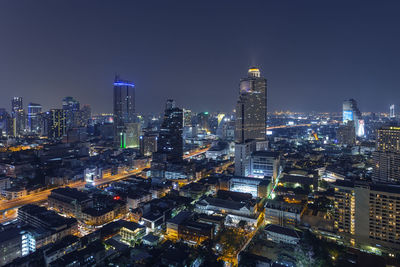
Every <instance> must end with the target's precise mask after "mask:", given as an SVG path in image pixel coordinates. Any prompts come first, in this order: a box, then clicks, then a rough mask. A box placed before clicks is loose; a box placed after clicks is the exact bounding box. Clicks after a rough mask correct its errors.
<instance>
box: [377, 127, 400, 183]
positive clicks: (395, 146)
mask: <svg viewBox="0 0 400 267" xmlns="http://www.w3.org/2000/svg"><path fill="white" fill-rule="evenodd" d="M373 159H374V172H373V174H372V179H373V180H375V181H382V182H390V183H398V182H400V127H393V126H390V127H382V128H381V129H379V130H378V132H377V137H376V150H375V152H374V153H373Z"/></svg>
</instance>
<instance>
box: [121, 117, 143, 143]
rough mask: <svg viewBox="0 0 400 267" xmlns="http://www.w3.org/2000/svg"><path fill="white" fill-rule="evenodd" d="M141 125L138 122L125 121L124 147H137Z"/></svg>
mask: <svg viewBox="0 0 400 267" xmlns="http://www.w3.org/2000/svg"><path fill="white" fill-rule="evenodd" d="M140 130H141V127H140V123H139V122H129V123H125V135H123V136H124V137H125V140H124V142H125V147H126V148H139V137H140V135H141V132H140Z"/></svg>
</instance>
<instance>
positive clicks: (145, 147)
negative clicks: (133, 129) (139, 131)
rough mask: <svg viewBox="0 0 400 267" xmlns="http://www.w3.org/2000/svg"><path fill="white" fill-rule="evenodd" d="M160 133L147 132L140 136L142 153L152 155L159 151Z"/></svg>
mask: <svg viewBox="0 0 400 267" xmlns="http://www.w3.org/2000/svg"><path fill="white" fill-rule="evenodd" d="M157 140H158V134H156V133H151V132H150V133H149V132H146V133H145V134H144V135H142V136H140V153H141V154H142V155H144V156H151V155H152V154H153V153H154V152H156V151H157Z"/></svg>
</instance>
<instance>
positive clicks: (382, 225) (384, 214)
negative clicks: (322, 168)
mask: <svg viewBox="0 0 400 267" xmlns="http://www.w3.org/2000/svg"><path fill="white" fill-rule="evenodd" d="M333 187H334V192H335V196H334V228H335V230H336V231H337V233H338V234H340V235H341V236H342V237H344V238H345V239H347V240H348V241H350V243H351V244H353V245H370V246H377V245H378V246H379V247H382V248H388V249H394V250H397V251H399V249H400V187H399V186H395V185H388V184H368V183H361V182H359V183H355V184H354V183H352V182H347V181H336V182H335V183H334V184H333Z"/></svg>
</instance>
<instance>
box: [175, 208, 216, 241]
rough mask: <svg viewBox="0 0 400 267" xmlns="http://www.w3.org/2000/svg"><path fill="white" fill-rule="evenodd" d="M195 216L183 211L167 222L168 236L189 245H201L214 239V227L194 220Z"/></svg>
mask: <svg viewBox="0 0 400 267" xmlns="http://www.w3.org/2000/svg"><path fill="white" fill-rule="evenodd" d="M193 216H194V214H193V213H192V212H189V211H182V212H180V213H179V214H178V215H176V216H175V217H174V218H172V219H169V220H168V221H167V236H168V238H170V239H173V240H184V241H186V242H189V243H194V244H200V243H202V242H203V241H204V240H207V239H212V238H213V237H214V226H213V225H212V224H207V223H201V222H198V221H195V220H194V219H193Z"/></svg>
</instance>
